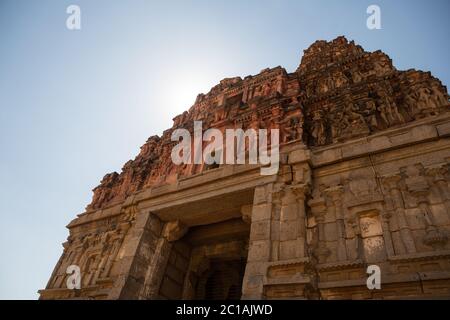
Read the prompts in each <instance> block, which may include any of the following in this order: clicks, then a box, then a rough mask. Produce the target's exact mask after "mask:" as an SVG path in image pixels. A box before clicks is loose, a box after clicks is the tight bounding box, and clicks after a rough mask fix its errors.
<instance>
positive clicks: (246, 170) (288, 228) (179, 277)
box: [40, 37, 450, 299]
mask: <svg viewBox="0 0 450 320" xmlns="http://www.w3.org/2000/svg"><path fill="white" fill-rule="evenodd" d="M449 107H450V104H449V96H448V94H447V89H446V88H445V87H444V86H443V85H442V84H441V82H440V81H439V80H438V79H436V78H434V77H433V76H432V75H431V74H430V73H425V72H421V71H416V70H408V71H398V70H396V69H395V68H394V67H393V65H392V62H391V60H390V59H389V57H388V56H387V55H386V54H384V53H382V52H380V51H377V52H373V53H369V52H365V51H364V50H363V49H362V48H361V47H360V46H357V45H355V44H354V43H353V41H352V42H348V41H347V40H346V39H345V38H344V37H339V38H337V39H335V40H333V41H331V42H326V41H317V42H315V43H314V44H313V45H312V46H311V47H310V48H308V49H307V50H305V52H304V55H303V58H302V61H301V64H300V66H299V68H298V69H297V70H296V71H295V72H294V73H287V72H286V71H285V70H284V69H283V68H281V67H276V68H273V69H265V70H263V71H261V73H260V74H258V75H256V76H247V77H245V78H244V79H241V78H240V77H236V78H227V79H224V80H222V81H221V82H220V84H218V85H217V86H215V87H213V88H212V89H211V90H210V91H209V92H208V93H207V94H200V95H198V97H197V99H196V101H195V104H194V105H193V106H192V107H191V108H190V109H189V111H187V112H184V113H183V114H181V115H178V116H177V117H175V118H174V124H173V126H172V128H171V129H168V130H166V131H165V132H164V133H163V135H162V136H161V137H158V136H152V137H150V138H149V139H148V141H147V142H146V143H145V144H144V145H143V146H142V148H141V152H140V153H139V155H138V156H137V157H136V158H135V159H134V160H130V161H129V162H127V163H126V164H125V166H124V167H123V169H122V172H121V173H120V174H119V173H116V172H114V173H110V174H107V175H106V176H105V177H104V178H103V180H102V181H101V184H100V185H99V186H98V187H97V188H95V189H94V196H93V200H92V203H91V204H90V205H89V206H88V207H87V210H86V212H84V213H82V214H80V215H78V217H77V218H76V219H74V220H73V221H72V222H71V223H70V224H69V225H68V228H69V230H70V235H69V237H68V240H67V242H65V243H64V252H63V254H62V256H61V258H60V260H59V262H58V263H57V265H56V267H55V269H54V271H53V274H52V276H51V278H50V280H49V282H48V285H47V287H46V289H45V290H41V291H40V294H41V299H70V298H86V299H88V298H92V299H161V298H162V299H180V298H184V299H191V298H205V299H215V298H219V299H226V298H241V297H242V298H257V299H265V298H267V299H270V298H302V299H304V298H306V299H339V298H344V299H350V298H352V299H370V298H383V299H388V298H412V297H450V242H449V237H450V235H449V231H450V189H449V182H450V172H449V168H450V140H449V136H450V112H449V111H450V108H449ZM194 120H202V121H203V127H204V129H207V128H217V129H220V130H222V131H224V130H225V129H227V128H242V129H248V128H254V129H257V128H266V129H280V132H281V138H280V152H281V158H280V170H279V173H278V174H276V175H272V176H262V175H260V170H259V166H255V165H206V164H192V165H178V166H177V165H174V164H173V163H172V161H171V157H170V153H171V149H172V147H173V146H174V145H175V144H176V143H175V142H172V141H171V139H170V137H171V133H172V131H173V130H175V129H176V128H186V129H188V130H190V131H191V132H192V130H193V121H194ZM372 264H375V265H378V266H379V267H380V268H381V272H382V288H381V290H369V289H368V288H367V287H366V279H367V276H368V275H367V274H366V268H367V266H368V265H372ZM69 265H78V266H79V267H80V268H81V278H82V285H81V289H80V290H69V289H67V287H66V280H67V277H68V275H67V274H66V270H67V267H68V266H69Z"/></svg>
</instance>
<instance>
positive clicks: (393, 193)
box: [383, 174, 416, 253]
mask: <svg viewBox="0 0 450 320" xmlns="http://www.w3.org/2000/svg"><path fill="white" fill-rule="evenodd" d="M400 180H401V177H400V175H397V174H394V175H389V176H385V177H383V183H384V184H385V186H386V187H387V190H388V192H389V195H390V197H391V198H392V205H393V207H394V212H395V219H396V220H397V221H396V222H397V224H398V227H399V229H400V235H401V238H402V242H403V245H404V247H405V249H406V252H407V253H414V252H416V246H415V244H414V238H413V236H412V233H411V229H410V228H409V226H408V223H407V221H406V217H405V209H404V205H403V197H402V193H401V191H400V188H399V186H398V182H399V181H400Z"/></svg>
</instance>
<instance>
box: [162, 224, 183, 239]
mask: <svg viewBox="0 0 450 320" xmlns="http://www.w3.org/2000/svg"><path fill="white" fill-rule="evenodd" d="M188 229H189V228H188V227H187V226H186V225H184V224H183V223H181V222H180V220H176V221H170V222H167V223H166V225H165V227H164V231H163V237H164V238H165V239H166V240H167V241H169V242H173V241H176V240H178V239H180V238H182V237H183V236H184V235H185V234H186V232H187V231H188Z"/></svg>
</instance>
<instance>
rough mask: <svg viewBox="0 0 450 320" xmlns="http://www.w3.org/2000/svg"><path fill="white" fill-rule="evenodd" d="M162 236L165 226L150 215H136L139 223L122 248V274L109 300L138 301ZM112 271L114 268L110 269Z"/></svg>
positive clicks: (139, 213)
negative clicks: (156, 243)
mask: <svg viewBox="0 0 450 320" xmlns="http://www.w3.org/2000/svg"><path fill="white" fill-rule="evenodd" d="M160 233H161V222H160V221H159V219H158V218H157V217H156V216H154V215H153V214H151V213H148V212H145V213H144V212H138V213H136V221H135V223H134V225H133V226H132V227H131V228H130V230H129V232H128V233H127V234H126V236H125V238H124V240H123V243H124V245H123V246H122V247H118V248H117V249H116V250H118V252H117V255H118V256H119V259H120V265H119V274H118V276H117V279H116V281H115V282H114V286H113V288H112V289H111V290H110V292H109V295H108V299H111V300H117V299H131V298H134V299H136V298H137V297H139V293H140V291H141V289H142V285H143V282H144V280H145V271H146V270H147V269H146V268H147V266H148V264H149V262H150V260H151V259H152V257H153V253H154V250H155V241H156V239H157V238H158V237H159V235H160ZM111 263H112V262H111ZM108 268H110V267H108Z"/></svg>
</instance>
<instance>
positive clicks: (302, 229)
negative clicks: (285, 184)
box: [291, 184, 309, 258]
mask: <svg viewBox="0 0 450 320" xmlns="http://www.w3.org/2000/svg"><path fill="white" fill-rule="evenodd" d="M291 189H292V191H293V192H294V195H295V196H296V199H297V221H296V224H297V225H298V232H297V250H296V258H303V257H306V256H307V250H306V208H305V201H306V197H307V195H308V194H309V186H308V185H307V184H295V185H292V186H291Z"/></svg>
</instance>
